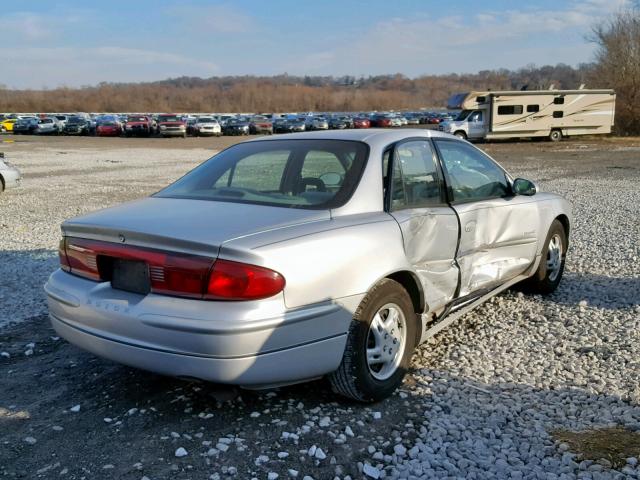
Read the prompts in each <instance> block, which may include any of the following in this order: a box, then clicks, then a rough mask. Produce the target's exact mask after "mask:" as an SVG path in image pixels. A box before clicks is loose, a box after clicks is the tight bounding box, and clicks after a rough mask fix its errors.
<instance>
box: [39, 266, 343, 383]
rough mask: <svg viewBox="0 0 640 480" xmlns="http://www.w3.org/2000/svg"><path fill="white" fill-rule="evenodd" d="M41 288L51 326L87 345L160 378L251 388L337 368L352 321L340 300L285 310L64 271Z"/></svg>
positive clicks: (280, 304) (273, 303)
mask: <svg viewBox="0 0 640 480" xmlns="http://www.w3.org/2000/svg"><path fill="white" fill-rule="evenodd" d="M45 291H46V293H47V297H48V303H49V314H50V318H51V323H52V326H53V327H54V329H55V330H56V331H57V332H58V334H59V335H60V336H61V337H63V338H65V339H67V340H68V341H69V342H71V343H73V344H74V345H77V346H78V347H80V348H82V349H84V350H87V351H89V352H92V353H94V354H96V355H98V356H101V357H104V358H107V359H110V360H113V361H116V362H119V363H122V364H125V365H130V366H132V367H137V368H141V369H144V370H150V371H153V372H157V373H160V374H164V375H171V376H178V377H193V378H199V379H203V380H208V381H213V382H219V383H228V384H236V385H241V386H244V387H250V388H265V387H268V386H273V385H282V384H288V383H296V382H300V381H304V380H307V379H311V378H317V377H320V376H322V375H324V374H326V373H329V372H331V371H334V370H335V369H336V368H338V366H339V364H340V361H341V359H342V354H343V352H344V347H345V344H346V337H347V332H348V328H349V324H350V322H351V318H352V313H351V311H350V309H345V308H344V307H342V306H341V305H339V304H337V303H326V304H320V305H314V306H310V307H306V308H302V309H296V310H287V309H286V308H285V307H284V301H283V299H282V298H281V297H278V296H276V297H274V299H269V300H267V301H264V300H263V301H261V302H206V301H200V300H189V299H180V298H173V297H166V296H161V295H153V294H150V295H147V296H141V295H137V294H132V293H128V292H123V291H118V290H113V289H112V288H111V287H110V285H109V284H108V283H95V282H91V281H88V280H84V279H82V278H78V277H75V276H73V275H70V274H68V273H65V272H62V271H61V270H58V271H56V272H54V273H53V274H52V275H51V277H50V278H49V281H48V282H47V284H46V285H45Z"/></svg>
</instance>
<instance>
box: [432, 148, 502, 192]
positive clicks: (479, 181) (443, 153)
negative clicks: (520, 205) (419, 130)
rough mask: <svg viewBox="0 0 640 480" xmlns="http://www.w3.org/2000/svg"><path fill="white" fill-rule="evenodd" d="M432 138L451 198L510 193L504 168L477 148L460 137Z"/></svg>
mask: <svg viewBox="0 0 640 480" xmlns="http://www.w3.org/2000/svg"><path fill="white" fill-rule="evenodd" d="M435 142H436V145H437V146H438V151H439V152H440V159H441V160H442V165H443V167H444V169H445V171H446V172H447V179H448V182H449V187H450V189H451V193H452V195H453V201H454V202H465V201H473V200H481V199H488V198H500V197H506V196H509V195H510V188H509V184H508V183H507V177H506V175H505V173H504V171H503V170H502V169H501V168H500V167H499V166H498V165H496V164H495V163H494V162H493V161H492V160H491V159H490V158H488V157H487V156H486V155H484V154H483V153H482V152H480V151H479V150H478V149H477V148H475V147H473V146H471V145H468V144H466V143H463V142H459V141H447V140H435Z"/></svg>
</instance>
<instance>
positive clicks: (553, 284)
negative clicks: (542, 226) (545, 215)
mask: <svg viewBox="0 0 640 480" xmlns="http://www.w3.org/2000/svg"><path fill="white" fill-rule="evenodd" d="M556 234H557V235H560V239H561V241H562V259H561V263H560V272H559V273H558V276H557V277H556V279H555V280H553V281H551V280H550V279H549V274H550V272H549V271H548V270H547V252H548V251H549V242H551V238H552V237H553V236H554V235H556ZM566 256H567V234H566V232H565V231H564V227H563V226H562V223H560V222H559V221H558V220H554V221H553V223H552V224H551V227H550V228H549V233H548V234H547V238H546V239H545V242H544V249H543V250H542V256H541V258H540V266H539V267H538V270H537V271H536V274H535V275H534V279H535V281H536V282H537V283H538V285H539V287H540V289H541V290H542V291H546V292H552V291H554V290H555V289H556V288H557V287H558V285H559V284H560V280H562V274H563V273H564V265H565V259H566Z"/></svg>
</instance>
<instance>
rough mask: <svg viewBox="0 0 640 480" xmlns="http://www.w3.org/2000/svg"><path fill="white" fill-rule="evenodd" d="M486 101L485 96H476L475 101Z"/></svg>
mask: <svg viewBox="0 0 640 480" xmlns="http://www.w3.org/2000/svg"><path fill="white" fill-rule="evenodd" d="M486 101H487V97H476V103H484V102H486Z"/></svg>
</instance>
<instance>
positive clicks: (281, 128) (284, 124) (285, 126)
mask: <svg viewBox="0 0 640 480" xmlns="http://www.w3.org/2000/svg"><path fill="white" fill-rule="evenodd" d="M289 132H290V130H289V122H288V121H287V119H286V118H277V119H276V120H274V121H273V133H289Z"/></svg>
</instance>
